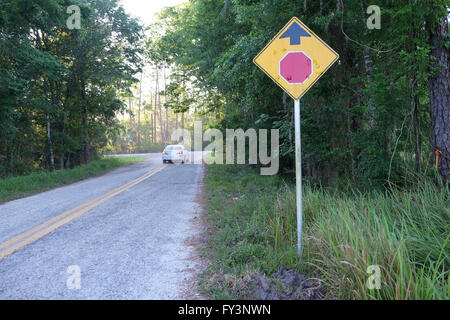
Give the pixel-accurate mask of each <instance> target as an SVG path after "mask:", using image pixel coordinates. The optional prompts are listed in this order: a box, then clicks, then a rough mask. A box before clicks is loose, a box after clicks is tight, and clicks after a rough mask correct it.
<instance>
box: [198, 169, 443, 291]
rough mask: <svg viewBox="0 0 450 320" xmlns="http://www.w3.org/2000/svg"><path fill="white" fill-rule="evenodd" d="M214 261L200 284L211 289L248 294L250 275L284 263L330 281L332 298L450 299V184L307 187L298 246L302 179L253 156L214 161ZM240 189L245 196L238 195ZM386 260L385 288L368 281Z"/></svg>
mask: <svg viewBox="0 0 450 320" xmlns="http://www.w3.org/2000/svg"><path fill="white" fill-rule="evenodd" d="M206 190H208V217H209V218H210V223H211V229H210V240H209V244H208V246H207V247H206V248H205V249H203V253H204V254H205V255H206V256H208V257H209V258H210V261H211V265H210V266H209V267H208V269H207V270H206V271H205V272H204V273H203V275H202V276H201V281H200V285H201V288H202V289H203V290H204V292H205V293H207V294H209V295H210V296H211V297H212V298H217V299H219V298H220V299H224V298H234V299H236V298H245V297H246V295H247V294H248V292H246V290H247V289H246V287H245V286H243V285H242V279H245V277H246V275H249V274H252V273H254V272H259V273H264V274H267V275H270V274H272V273H274V272H276V271H277V270H278V268H279V267H280V266H281V265H286V266H288V267H290V268H295V269H297V270H299V271H300V272H302V273H306V274H308V275H309V276H310V277H316V278H319V279H321V280H322V281H323V286H324V288H325V289H326V291H327V298H330V299H448V298H449V295H450V278H449V274H450V272H449V266H450V249H449V247H450V244H449V243H448V242H449V237H450V203H449V194H448V191H439V190H438V189H437V188H436V187H435V186H434V185H431V184H429V185H427V184H425V185H424V186H423V187H421V188H418V189H416V190H413V191H403V192H401V191H393V192H388V191H386V192H372V193H370V194H361V193H358V192H356V191H355V192H353V193H351V194H343V193H337V192H336V193H330V192H329V191H326V190H323V189H312V188H311V187H308V186H306V187H305V189H304V200H303V201H304V202H303V208H304V224H305V226H304V227H305V230H304V239H303V240H304V253H303V259H302V261H301V262H299V260H298V259H297V256H296V241H297V237H296V205H295V189H294V188H293V187H292V186H291V185H287V184H286V183H284V182H283V181H282V180H281V179H280V178H278V177H267V176H260V175H258V174H257V173H256V172H255V171H254V170H252V169H251V168H249V167H246V166H224V165H210V166H208V175H207V178H206ZM233 198H238V199H233ZM369 265H379V266H380V268H381V288H380V290H374V289H372V290H369V289H368V288H367V286H366V282H367V280H368V277H369V276H370V275H369V274H368V273H367V268H368V266H369Z"/></svg>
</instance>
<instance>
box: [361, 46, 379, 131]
mask: <svg viewBox="0 0 450 320" xmlns="http://www.w3.org/2000/svg"><path fill="white" fill-rule="evenodd" d="M363 52H364V66H365V69H366V76H367V84H368V87H369V108H370V109H369V117H370V119H369V124H370V127H371V128H375V126H376V120H375V116H376V115H375V113H376V107H375V102H374V99H373V93H372V92H371V89H372V88H373V78H372V74H373V67H372V58H371V57H370V52H369V47H367V46H364V50H363Z"/></svg>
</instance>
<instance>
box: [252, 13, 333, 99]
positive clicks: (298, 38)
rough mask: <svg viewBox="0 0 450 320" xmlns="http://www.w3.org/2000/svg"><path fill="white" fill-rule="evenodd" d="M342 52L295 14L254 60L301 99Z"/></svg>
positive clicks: (288, 90) (289, 92)
mask: <svg viewBox="0 0 450 320" xmlns="http://www.w3.org/2000/svg"><path fill="white" fill-rule="evenodd" d="M338 59H339V55H338V54H337V53H336V52H335V51H334V50H333V49H331V48H330V47H329V46H328V45H327V44H326V43H325V42H323V40H322V39H320V38H319V37H318V36H317V35H316V34H314V32H312V31H311V30H310V29H309V28H308V27H307V26H306V25H304V24H303V23H302V22H301V21H300V20H299V19H297V18H296V17H294V18H292V19H291V21H289V22H288V23H287V24H286V26H284V28H283V29H281V31H280V32H278V34H277V35H276V36H275V37H274V38H273V39H272V41H270V42H269V43H268V44H267V45H266V47H265V48H264V49H263V50H262V51H261V52H260V53H259V54H258V55H257V56H256V57H255V59H253V62H254V63H255V64H256V65H257V66H258V67H259V68H260V69H261V70H262V71H264V72H265V73H266V74H267V75H268V76H269V77H270V78H272V80H273V81H275V82H276V83H277V84H278V85H279V86H280V87H281V88H282V89H283V90H284V91H286V92H287V93H288V94H289V95H290V96H291V97H292V98H293V99H295V100H298V99H300V98H301V97H302V96H303V95H304V94H305V93H306V91H308V90H309V89H310V88H311V87H312V86H313V85H314V84H315V83H316V82H317V80H319V78H320V77H321V76H322V75H323V74H324V73H325V72H326V71H327V70H328V69H329V68H330V67H331V66H332V65H333V63H335V62H336V61H337V60H338Z"/></svg>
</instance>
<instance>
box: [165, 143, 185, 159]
mask: <svg viewBox="0 0 450 320" xmlns="http://www.w3.org/2000/svg"><path fill="white" fill-rule="evenodd" d="M162 160H163V163H167V162H181V163H185V162H188V160H189V151H187V150H186V149H185V148H184V146H182V145H169V146H167V147H165V148H164V151H163V153H162Z"/></svg>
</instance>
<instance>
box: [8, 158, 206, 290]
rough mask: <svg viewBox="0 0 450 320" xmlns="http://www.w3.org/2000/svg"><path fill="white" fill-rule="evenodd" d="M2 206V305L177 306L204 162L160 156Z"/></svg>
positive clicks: (187, 269)
mask: <svg viewBox="0 0 450 320" xmlns="http://www.w3.org/2000/svg"><path fill="white" fill-rule="evenodd" d="M145 157H146V158H147V159H146V161H145V162H141V163H137V164H133V165H131V166H127V167H123V168H119V169H117V170H114V171H112V172H110V173H108V174H106V175H104V176H101V177H96V178H92V179H88V180H84V181H81V182H78V183H75V184H71V185H68V186H65V187H61V188H58V189H54V190H51V191H48V192H44V193H40V194H37V195H34V196H31V197H27V198H24V199H19V200H15V201H11V202H8V203H5V204H3V205H0V299H179V298H182V297H183V295H182V293H183V292H184V291H185V290H186V289H189V288H188V282H187V281H186V280H188V279H189V278H190V277H192V276H193V273H194V272H195V271H194V270H195V269H196V268H197V266H196V262H194V261H193V260H192V259H191V258H192V254H193V251H194V250H195V249H194V248H193V247H191V246H189V244H187V241H186V240H187V239H189V238H190V237H193V236H195V235H196V234H198V232H199V230H198V227H196V226H195V223H194V222H193V221H194V220H195V217H198V215H199V212H200V207H199V205H198V204H197V203H196V202H195V198H196V196H198V193H199V192H200V191H201V189H200V185H201V181H202V177H203V167H202V165H194V164H184V165H174V164H170V165H163V164H162V160H161V156H160V154H147V155H145Z"/></svg>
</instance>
